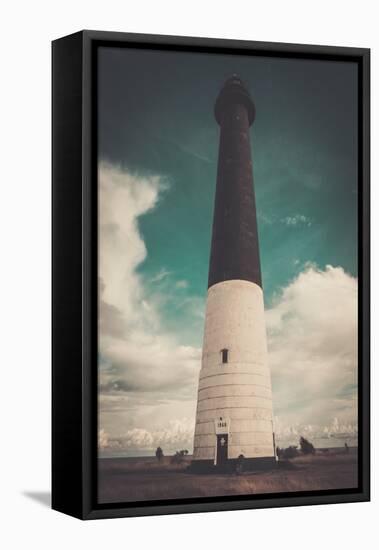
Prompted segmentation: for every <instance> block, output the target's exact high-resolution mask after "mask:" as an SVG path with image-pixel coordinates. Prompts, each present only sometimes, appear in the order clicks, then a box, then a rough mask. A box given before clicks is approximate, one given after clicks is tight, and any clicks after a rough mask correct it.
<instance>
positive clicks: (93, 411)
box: [52, 31, 370, 519]
mask: <svg viewBox="0 0 379 550" xmlns="http://www.w3.org/2000/svg"><path fill="white" fill-rule="evenodd" d="M104 45H112V46H116V45H117V46H119V47H125V48H128V47H133V48H149V49H159V50H170V51H177V52H181V51H192V52H206V53H209V52H212V53H220V54H221V53H234V54H239V55H244V56H246V55H264V56H266V57H270V56H275V57H289V58H302V59H323V60H339V61H354V62H356V63H357V64H358V71H359V143H358V147H359V155H358V156H359V161H358V172H359V199H358V209H359V213H358V227H359V234H358V243H359V246H358V264H359V270H358V281H359V292H358V295H359V344H358V352H359V375H358V377H359V380H358V381H359V407H358V429H359V450H358V463H359V487H358V488H357V489H354V490H350V489H341V490H338V491H312V492H301V493H280V494H269V495H268V494H265V495H247V496H236V497H218V498H201V499H200V498H199V499H179V500H175V501H150V502H148V501H146V502H143V503H129V504H122V505H119V504H106V505H99V504H97V498H96V487H97V483H96V479H97V467H96V461H97V184H96V176H97V133H96V105H97V96H96V82H97V80H96V78H97V71H96V69H97V64H96V58H97V57H96V51H97V48H98V47H99V46H104ZM52 62H53V64H52V95H53V107H52V115H53V122H52V138H53V139H52V141H53V143H52V157H53V168H52V180H53V195H52V211H53V226H52V231H53V250H52V257H53V265H52V278H53V289H52V347H53V352H52V376H53V382H52V507H53V508H54V509H55V510H58V511H61V512H64V513H66V514H70V515H72V516H75V517H77V518H81V519H96V518H113V517H123V516H145V515H156V514H174V513H191V512H206V511H219V510H241V509H247V508H266V507H280V506H300V505H310V504H331V503H342V502H359V501H367V500H369V499H370V50H369V49H362V48H347V47H334V46H333V47H331V46H313V45H312V46H311V45H299V44H282V43H266V42H250V41H239V40H218V39H207V38H189V37H177V36H153V35H143V34H126V33H118V32H100V31H81V32H78V33H76V34H72V35H70V36H66V37H64V38H61V39H58V40H55V41H54V42H53V43H52Z"/></svg>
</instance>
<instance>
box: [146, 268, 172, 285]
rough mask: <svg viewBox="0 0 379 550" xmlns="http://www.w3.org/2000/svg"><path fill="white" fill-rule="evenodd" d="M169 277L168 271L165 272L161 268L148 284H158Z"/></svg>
mask: <svg viewBox="0 0 379 550" xmlns="http://www.w3.org/2000/svg"><path fill="white" fill-rule="evenodd" d="M169 275H170V271H167V269H164V268H162V269H160V270H159V271H158V273H157V274H156V275H155V276H154V277H152V279H150V282H151V283H159V282H161V281H163V279H165V278H166V277H168V276H169Z"/></svg>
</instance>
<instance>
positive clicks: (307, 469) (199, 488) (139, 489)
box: [99, 449, 357, 503]
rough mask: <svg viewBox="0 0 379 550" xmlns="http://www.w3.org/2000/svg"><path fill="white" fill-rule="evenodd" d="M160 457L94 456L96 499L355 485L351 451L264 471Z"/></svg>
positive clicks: (337, 451)
mask: <svg viewBox="0 0 379 550" xmlns="http://www.w3.org/2000/svg"><path fill="white" fill-rule="evenodd" d="M190 461H191V457H187V458H186V461H185V462H184V463H183V464H180V465H173V464H171V463H170V457H165V458H164V459H163V461H162V462H161V463H158V462H157V461H156V459H155V458H135V459H130V458H127V459H125V458H107V459H100V460H99V502H100V503H106V502H130V501H139V500H154V499H175V498H191V497H205V496H222V495H246V494H251V495H253V494H263V493H280V492H287V491H291V492H292V491H314V490H324V489H342V488H348V489H350V488H353V487H356V486H357V452H356V449H351V450H350V453H348V454H345V453H344V452H343V450H340V449H335V450H333V449H331V450H330V451H329V452H328V453H321V452H317V453H316V454H315V455H311V456H299V457H296V458H294V459H292V460H290V461H288V462H287V463H286V464H284V463H281V464H280V465H279V466H280V467H277V468H275V469H273V470H270V471H267V472H246V473H244V474H242V475H239V476H236V475H230V474H211V475H199V474H191V473H188V472H186V468H187V466H188V464H189V463H190Z"/></svg>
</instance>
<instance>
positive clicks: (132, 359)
mask: <svg viewBox="0 0 379 550" xmlns="http://www.w3.org/2000/svg"><path fill="white" fill-rule="evenodd" d="M166 188H167V183H166V182H165V181H164V180H163V179H162V178H161V177H158V176H149V177H146V176H140V175H136V174H134V175H133V174H131V173H129V172H128V171H126V170H123V169H121V168H120V167H115V166H113V165H111V164H109V163H104V162H102V163H100V165H99V195H100V196H99V278H100V308H99V310H100V311H99V329H100V330H99V352H100V368H99V382H100V396H99V413H100V432H99V446H100V448H103V449H105V448H106V449H109V448H115V447H117V448H119V449H130V448H132V447H133V445H136V448H147V447H146V445H148V444H149V445H150V444H152V443H151V441H153V442H155V440H156V438H157V437H158V436H157V434H159V433H160V434H165V433H170V434H171V433H173V428H172V426H173V424H172V423H173V422H175V421H174V420H173V419H175V418H182V417H185V416H186V415H189V416H190V417H192V416H193V415H194V409H195V398H196V386H197V377H198V370H199V368H200V356H201V350H200V349H198V348H194V347H191V346H184V345H180V344H179V343H178V341H177V340H176V338H175V336H174V335H172V334H169V333H167V332H165V330H164V328H163V323H162V319H161V316H160V311H159V297H158V298H157V299H155V296H154V294H153V293H151V292H147V290H146V288H145V286H144V282H143V280H142V278H141V276H140V275H139V273H138V270H137V268H138V266H139V265H140V264H141V263H142V262H143V261H144V260H145V258H146V255H147V250H146V247H145V244H144V241H143V239H142V237H141V234H140V231H139V227H138V218H139V217H140V216H142V215H144V214H146V213H147V212H149V211H151V210H152V209H153V208H155V207H156V206H157V204H158V202H159V199H160V195H161V194H162V192H164V191H165V189H166ZM168 276H169V272H168V271H167V270H166V269H163V268H162V269H161V270H160V271H159V272H158V273H157V274H156V276H155V277H153V279H152V280H151V281H149V283H157V282H160V281H162V280H164V279H165V278H166V277H168ZM188 307H190V304H188ZM177 431H178V430H177ZM179 431H180V430H179ZM149 434H150V435H149ZM151 434H155V435H151ZM162 437H163V436H162ZM165 437H166V436H165ZM170 437H171V436H170ZM170 437H169V436H167V437H166V439H167V441H169V440H170ZM171 439H172V438H171ZM149 442H150V443H149ZM154 444H155V443H154ZM149 448H150V447H149Z"/></svg>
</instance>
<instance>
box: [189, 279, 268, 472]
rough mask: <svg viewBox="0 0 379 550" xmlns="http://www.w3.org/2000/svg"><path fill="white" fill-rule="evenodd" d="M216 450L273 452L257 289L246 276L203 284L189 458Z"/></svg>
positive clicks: (229, 455) (252, 454) (231, 454)
mask: <svg viewBox="0 0 379 550" xmlns="http://www.w3.org/2000/svg"><path fill="white" fill-rule="evenodd" d="M222 350H225V351H224V353H223V351H222ZM223 361H226V362H223ZM226 436H227V437H226ZM221 445H224V446H226V448H225V447H221ZM218 454H219V457H218V456H217V455H218ZM221 454H223V458H224V459H233V458H237V457H238V456H239V455H240V454H243V455H244V457H245V458H262V457H274V456H275V450H274V439H273V412H272V393H271V377H270V371H269V368H268V363H267V343H266V328H265V319H264V303H263V292H262V289H261V288H260V287H259V286H258V285H256V284H255V283H251V282H249V281H241V280H233V281H223V282H221V283H217V284H215V285H213V286H211V287H210V288H209V290H208V297H207V304H206V318H205V328H204V343H203V355H202V365H201V370H200V377H199V390H198V402H197V412H196V427H195V440H194V454H193V458H194V460H213V461H214V463H215V464H216V463H219V462H220V457H221Z"/></svg>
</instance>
